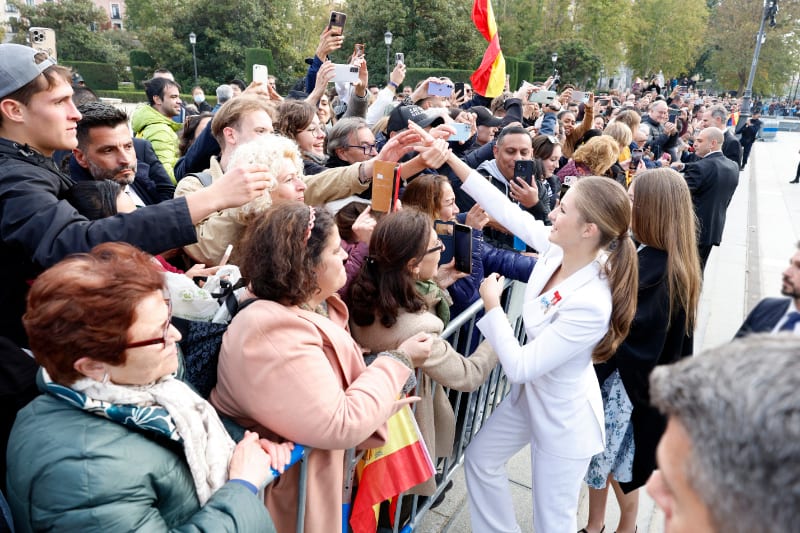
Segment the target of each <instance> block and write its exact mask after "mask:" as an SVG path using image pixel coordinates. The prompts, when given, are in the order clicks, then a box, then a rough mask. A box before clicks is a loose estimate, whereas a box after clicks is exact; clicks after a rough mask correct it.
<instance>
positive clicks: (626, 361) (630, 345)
mask: <svg viewBox="0 0 800 533" xmlns="http://www.w3.org/2000/svg"><path fill="white" fill-rule="evenodd" d="M637 255H638V258H639V289H638V292H637V294H638V303H637V305H636V314H635V315H634V318H633V323H632V324H631V329H630V332H629V333H628V336H627V337H626V338H625V340H624V341H623V342H622V344H620V346H619V348H617V352H616V353H615V354H614V357H612V358H611V359H609V360H608V362H606V363H603V364H600V365H596V367H595V370H596V372H597V377H598V380H599V381H600V383H602V382H604V381H605V380H606V378H607V377H608V376H609V375H611V373H612V372H613V371H614V369H617V370H619V375H620V378H622V384H623V385H624V386H625V392H626V393H627V394H628V398H630V400H631V404H632V405H633V412H632V413H631V424H632V425H633V442H634V445H635V451H634V456H633V479H632V480H631V482H630V483H620V485H621V486H622V489H623V490H624V491H625V492H630V491H632V490H635V489H637V488H639V487H641V486H642V485H644V484H645V482H647V479H648V478H649V477H650V474H652V473H653V470H655V468H656V447H657V446H658V441H659V440H660V439H661V435H662V434H663V433H664V430H665V428H666V418H665V417H664V416H663V415H662V414H661V413H659V412H658V410H657V409H656V408H654V407H652V406H651V405H650V381H649V378H650V373H651V372H652V370H653V368H655V367H656V365H668V364H670V363H674V362H675V361H678V360H679V359H681V358H682V357H684V355H683V351H684V350H683V343H684V338H685V336H686V312H685V311H684V309H682V308H673V310H672V316H671V317H670V313H669V287H668V285H667V253H666V252H665V251H663V250H658V249H656V248H651V247H649V246H648V247H645V248H643V249H642V250H640V251H639V253H638V254H637Z"/></svg>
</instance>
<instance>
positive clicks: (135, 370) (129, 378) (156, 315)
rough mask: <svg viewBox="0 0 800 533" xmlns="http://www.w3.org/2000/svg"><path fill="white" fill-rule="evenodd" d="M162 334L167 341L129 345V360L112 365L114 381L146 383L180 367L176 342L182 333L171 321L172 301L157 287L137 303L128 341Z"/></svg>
mask: <svg viewBox="0 0 800 533" xmlns="http://www.w3.org/2000/svg"><path fill="white" fill-rule="evenodd" d="M165 332H166V335H165ZM159 337H162V338H164V339H165V340H166V342H165V343H163V342H159V343H156V344H150V345H148V346H139V347H136V348H127V349H126V350H125V351H126V354H125V355H126V358H125V364H123V365H120V366H113V365H108V367H107V368H108V375H109V378H110V380H111V382H112V383H116V384H118V385H146V384H148V383H152V382H154V381H156V380H157V379H159V378H161V377H163V376H166V375H167V374H171V373H173V372H175V371H176V370H177V369H178V346H177V344H176V343H177V342H178V341H179V340H181V334H180V332H178V330H177V329H175V327H174V326H173V325H171V324H170V312H169V305H168V304H167V303H166V302H165V300H164V294H163V293H162V292H161V291H156V292H153V293H151V294H149V295H148V296H146V297H145V298H143V299H142V300H141V301H140V302H139V303H138V304H137V305H136V307H135V309H134V321H133V324H131V327H130V328H129V329H128V343H129V344H130V343H136V342H140V341H144V340H148V339H156V338H159Z"/></svg>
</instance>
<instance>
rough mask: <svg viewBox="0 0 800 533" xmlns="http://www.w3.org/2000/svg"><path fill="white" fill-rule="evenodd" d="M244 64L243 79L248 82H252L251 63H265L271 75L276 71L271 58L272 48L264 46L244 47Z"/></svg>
mask: <svg viewBox="0 0 800 533" xmlns="http://www.w3.org/2000/svg"><path fill="white" fill-rule="evenodd" d="M244 65H245V72H244V76H245V81H246V82H247V83H248V84H250V83H252V82H253V65H266V66H267V70H268V71H269V74H271V75H273V76H274V75H275V74H276V73H277V72H278V71H277V69H276V68H275V61H273V59H272V50H267V49H266V48H245V50H244Z"/></svg>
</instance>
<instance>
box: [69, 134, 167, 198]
mask: <svg viewBox="0 0 800 533" xmlns="http://www.w3.org/2000/svg"><path fill="white" fill-rule="evenodd" d="M133 149H134V151H135V152H136V178H135V179H134V180H133V183H132V184H131V189H133V191H134V192H135V193H136V194H137V195H139V198H141V199H142V201H143V202H144V205H153V204H157V203H159V202H163V201H164V200H171V199H172V198H173V197H174V196H175V185H173V184H172V180H171V179H170V178H169V174H167V171H166V170H164V165H162V164H161V161H159V159H158V156H156V152H155V150H153V146H152V145H151V144H150V141H148V140H147V139H133ZM69 175H70V177H71V178H72V179H73V180H75V181H88V180H91V179H93V178H92V176H91V174H89V171H88V170H87V169H85V168H83V167H82V166H80V165H79V164H78V162H77V161H76V160H75V158H74V157H71V158H70V161H69Z"/></svg>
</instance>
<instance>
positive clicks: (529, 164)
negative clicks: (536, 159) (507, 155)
mask: <svg viewBox="0 0 800 533" xmlns="http://www.w3.org/2000/svg"><path fill="white" fill-rule="evenodd" d="M514 177H515V178H522V180H523V181H524V182H525V183H527V184H528V185H531V184H532V183H533V161H531V160H530V159H521V160H519V161H514Z"/></svg>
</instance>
